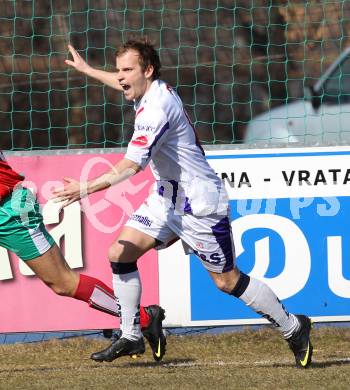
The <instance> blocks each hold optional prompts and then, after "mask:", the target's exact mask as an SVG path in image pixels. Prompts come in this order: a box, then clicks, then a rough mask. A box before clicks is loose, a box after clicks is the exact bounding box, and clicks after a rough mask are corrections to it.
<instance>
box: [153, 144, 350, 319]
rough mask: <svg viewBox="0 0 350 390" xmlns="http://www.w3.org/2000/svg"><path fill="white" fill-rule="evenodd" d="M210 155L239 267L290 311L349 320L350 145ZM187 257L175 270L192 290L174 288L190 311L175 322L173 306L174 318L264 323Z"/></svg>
mask: <svg viewBox="0 0 350 390" xmlns="http://www.w3.org/2000/svg"><path fill="white" fill-rule="evenodd" d="M207 158H208V161H209V163H210V164H211V165H212V166H213V168H214V169H215V171H216V173H217V174H218V175H219V176H220V177H221V178H222V179H223V181H224V182H225V186H226V189H227V191H228V194H229V198H230V208H231V216H232V232H233V238H234V243H235V248H236V258H237V260H236V261H237V265H238V267H239V268H240V269H241V270H242V271H243V272H245V273H247V274H250V275H251V276H254V277H256V278H258V279H260V280H262V281H264V282H265V283H267V284H268V285H269V286H270V287H271V288H272V289H273V290H274V291H275V292H276V294H277V296H278V297H279V298H280V299H281V300H282V301H283V303H284V305H285V306H286V308H287V310H289V311H291V312H293V313H303V314H306V315H308V316H311V317H312V318H313V319H314V320H315V321H345V320H346V321H348V320H350V147H322V148H319V147H318V148H293V149H270V150H248V151H247V150H235V151H229V150H226V151H218V152H210V153H208V154H207ZM186 257H187V262H186V261H179V263H180V265H179V266H178V267H181V271H180V270H179V271H178V273H179V274H180V275H182V276H183V275H186V277H185V278H184V280H185V281H187V283H188V290H187V284H182V285H181V288H182V291H181V292H180V288H178V287H177V286H176V285H175V284H174V286H173V289H174V290H175V291H176V290H177V289H178V290H179V293H178V296H179V297H182V298H183V301H182V302H183V303H184V304H185V306H186V309H183V310H184V312H183V313H182V314H180V316H181V318H178V321H175V320H174V319H175V318H176V315H175V313H173V316H172V314H171V309H170V318H172V319H173V322H175V323H179V324H183V325H210V324H212V325H220V324H221V325H229V324H253V323H262V322H264V321H265V320H261V317H260V316H258V315H256V314H255V313H254V312H253V311H252V310H251V309H249V308H248V307H246V306H245V305H244V304H243V303H242V302H240V301H239V300H238V299H235V298H233V297H232V296H230V295H227V294H224V293H222V292H221V291H219V290H218V289H217V288H216V286H215V285H214V283H213V281H212V280H211V278H210V276H209V275H208V273H207V271H206V270H205V269H204V267H203V266H202V265H201V263H200V261H199V260H198V259H197V257H196V256H195V255H191V256H186ZM177 258H179V256H178V257H177ZM168 263H169V262H168ZM186 263H188V269H186V267H187V265H186ZM176 267H177V266H176V265H175V263H174V264H173V265H172V266H171V267H170V268H171V273H172V275H175V273H174V270H175V268H176ZM186 272H187V274H186ZM163 275H165V274H164V273H163ZM160 276H161V275H160ZM171 283H172V282H171V281H170V280H169V279H168V287H169V285H171ZM174 290H173V293H174ZM161 292H162V290H161ZM167 299H170V298H169V297H168V298H166V299H165V300H164V302H165V303H166V302H167ZM161 302H162V299H161ZM174 308H177V310H179V311H181V309H180V308H179V304H176V303H174Z"/></svg>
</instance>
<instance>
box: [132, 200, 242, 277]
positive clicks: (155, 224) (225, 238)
mask: <svg viewBox="0 0 350 390" xmlns="http://www.w3.org/2000/svg"><path fill="white" fill-rule="evenodd" d="M156 206H157V205H156V204H154V203H153V207H152V206H151V205H150V204H147V202H146V203H144V204H142V205H141V206H140V207H139V208H138V210H136V211H135V212H134V213H133V214H132V215H131V217H130V219H129V221H128V222H127V223H126V226H129V227H132V228H134V229H136V230H139V231H141V232H143V233H145V234H147V235H149V236H151V237H153V238H155V239H156V240H158V241H160V245H158V246H157V247H156V249H163V248H166V247H168V246H170V245H171V244H172V243H174V242H175V241H176V240H177V239H178V238H180V239H181V240H182V242H183V244H184V248H185V250H186V249H187V251H186V252H187V253H194V254H196V255H197V257H198V258H199V259H200V260H201V262H202V264H203V265H204V267H205V268H206V269H207V270H209V271H212V272H215V273H223V272H228V271H231V270H232V269H233V267H234V263H235V249H234V244H233V239H232V232H231V221H230V218H229V217H228V216H227V215H226V216H225V215H216V214H212V215H208V216H203V217H199V216H194V215H192V214H183V215H179V213H176V212H175V211H174V209H168V210H167V211H164V209H162V207H159V205H158V207H156Z"/></svg>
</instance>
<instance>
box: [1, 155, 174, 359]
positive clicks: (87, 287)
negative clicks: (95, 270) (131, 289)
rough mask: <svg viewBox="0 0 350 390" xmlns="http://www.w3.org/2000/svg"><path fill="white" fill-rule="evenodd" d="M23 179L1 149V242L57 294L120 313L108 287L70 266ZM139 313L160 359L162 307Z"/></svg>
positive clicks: (98, 308)
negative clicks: (157, 343)
mask: <svg viewBox="0 0 350 390" xmlns="http://www.w3.org/2000/svg"><path fill="white" fill-rule="evenodd" d="M23 179H24V177H23V176H22V175H20V174H18V173H17V172H16V171H14V170H13V169H12V168H11V166H10V165H9V164H8V162H7V161H6V159H5V156H4V154H3V153H2V151H1V150H0V246H1V247H4V248H6V249H8V250H10V251H12V252H14V253H16V254H17V256H18V257H19V258H20V259H21V260H23V261H25V263H26V264H27V265H28V267H29V268H30V269H31V270H32V271H33V272H34V273H35V274H36V275H37V276H38V277H39V279H41V280H42V281H43V282H44V283H45V284H46V285H47V286H48V287H50V288H51V289H52V290H53V291H54V292H55V293H56V294H58V295H63V296H67V297H71V298H74V299H78V300H81V301H84V302H87V303H88V304H89V306H90V307H92V308H94V309H96V310H100V311H103V312H105V313H108V314H111V315H113V316H119V314H120V313H119V303H118V301H117V299H116V298H115V296H114V293H113V290H112V289H111V288H110V287H108V286H107V285H105V284H104V283H103V282H102V281H101V280H99V279H96V278H94V277H92V276H89V275H85V274H78V273H76V272H74V271H73V270H72V269H70V267H69V265H68V264H67V262H66V260H65V259H64V257H63V255H62V253H61V251H60V249H59V248H58V246H57V245H56V243H55V241H54V240H53V238H52V236H51V235H50V234H49V233H48V231H47V230H46V228H45V226H44V224H43V216H42V214H41V212H40V207H39V204H38V202H37V200H36V198H35V197H34V195H33V193H32V192H31V191H30V190H29V189H27V188H25V187H24V186H22V184H21V183H22V181H23ZM140 317H141V320H140V324H141V327H142V331H143V334H144V335H145V337H146V338H147V340H148V341H149V342H150V345H151V347H152V346H153V345H154V344H155V340H157V341H158V340H160V342H161V346H162V350H161V352H162V353H161V354H159V353H158V352H157V351H158V349H155V348H154V349H153V348H152V350H153V356H154V358H155V359H156V360H160V359H161V358H162V357H163V355H164V352H165V344H166V341H165V337H164V335H163V332H162V320H163V319H164V310H163V309H162V308H161V307H159V306H158V305H151V306H148V307H141V308H140ZM156 352H157V355H156V354H155V353H156Z"/></svg>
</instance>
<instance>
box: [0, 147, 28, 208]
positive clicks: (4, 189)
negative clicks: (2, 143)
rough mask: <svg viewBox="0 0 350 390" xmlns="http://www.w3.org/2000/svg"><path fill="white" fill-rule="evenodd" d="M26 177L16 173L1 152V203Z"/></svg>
mask: <svg viewBox="0 0 350 390" xmlns="http://www.w3.org/2000/svg"><path fill="white" fill-rule="evenodd" d="M23 179H24V177H23V176H22V175H20V174H19V173H17V172H15V171H14V170H13V169H12V168H11V167H10V165H9V164H8V162H7V161H6V160H5V157H4V155H3V153H2V151H1V150H0V202H1V200H2V199H4V198H5V197H6V196H7V195H9V194H10V193H11V192H12V190H13V188H14V187H15V186H16V184H18V183H20V182H21V181H22V180H23Z"/></svg>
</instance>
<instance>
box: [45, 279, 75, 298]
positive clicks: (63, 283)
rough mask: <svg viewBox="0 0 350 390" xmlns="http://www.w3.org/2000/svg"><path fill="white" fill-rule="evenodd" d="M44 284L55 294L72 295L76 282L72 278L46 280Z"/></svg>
mask: <svg viewBox="0 0 350 390" xmlns="http://www.w3.org/2000/svg"><path fill="white" fill-rule="evenodd" d="M45 284H46V285H47V286H48V287H49V288H50V289H51V290H52V291H53V292H54V293H55V294H57V295H60V296H64V297H72V296H74V292H75V290H76V284H75V282H74V281H73V280H60V281H55V282H50V281H46V282H45Z"/></svg>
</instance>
